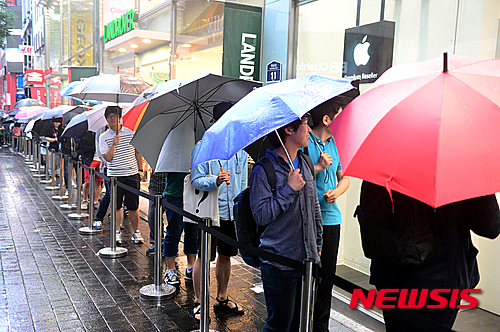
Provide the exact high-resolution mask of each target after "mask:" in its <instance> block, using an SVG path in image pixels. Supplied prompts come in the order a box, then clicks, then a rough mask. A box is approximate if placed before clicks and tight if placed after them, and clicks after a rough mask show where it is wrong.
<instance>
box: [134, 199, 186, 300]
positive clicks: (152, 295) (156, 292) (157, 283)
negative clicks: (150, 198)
mask: <svg viewBox="0 0 500 332" xmlns="http://www.w3.org/2000/svg"><path fill="white" fill-rule="evenodd" d="M154 199H155V246H156V248H155V271H154V278H153V279H154V284H150V285H146V286H144V287H142V288H141V290H140V294H141V298H143V299H145V300H166V299H170V298H172V297H174V296H175V292H176V291H177V289H176V288H175V287H174V286H172V285H168V284H166V283H165V284H162V275H163V260H162V258H161V238H162V235H163V222H162V217H163V216H162V215H163V213H162V208H161V199H162V196H161V195H160V194H157V195H155V198H154Z"/></svg>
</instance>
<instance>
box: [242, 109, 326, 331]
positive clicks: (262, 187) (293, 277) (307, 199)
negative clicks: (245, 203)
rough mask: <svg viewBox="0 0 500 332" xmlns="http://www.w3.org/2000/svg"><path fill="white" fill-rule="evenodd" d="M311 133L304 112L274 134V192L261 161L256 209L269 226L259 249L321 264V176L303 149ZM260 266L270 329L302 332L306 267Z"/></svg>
mask: <svg viewBox="0 0 500 332" xmlns="http://www.w3.org/2000/svg"><path fill="white" fill-rule="evenodd" d="M310 133H311V128H309V125H308V117H307V115H304V116H303V117H302V118H301V119H299V120H296V121H294V122H292V123H290V124H288V125H285V126H283V127H281V128H280V129H278V130H277V133H276V132H272V133H270V134H269V136H268V137H269V140H270V142H271V144H272V146H273V147H274V149H272V150H271V149H269V150H267V154H266V156H265V157H264V158H266V159H267V160H269V161H270V162H271V163H272V165H273V166H274V169H275V172H276V190H275V191H274V192H273V191H272V190H271V186H270V185H269V181H268V178H267V175H266V171H265V169H264V167H263V166H261V165H260V164H258V163H257V165H256V166H255V167H254V169H253V171H252V174H251V176H250V208H251V209H252V213H253V216H254V218H255V221H256V222H257V224H258V225H259V226H261V227H262V229H263V231H262V235H261V237H260V245H259V249H263V250H266V251H269V252H272V253H275V254H278V255H281V256H284V257H288V258H291V259H295V260H298V261H304V260H306V259H310V260H313V261H315V262H316V263H319V261H320V254H321V247H322V233H323V223H322V220H321V210H320V206H319V202H318V195H317V191H316V183H315V180H314V176H315V175H314V174H313V170H312V169H311V166H309V162H310V161H307V159H308V158H309V157H308V156H306V155H305V154H303V153H301V152H300V151H299V150H300V149H302V148H304V147H306V146H307V144H308V141H309V134H310ZM278 135H279V136H278ZM282 144H283V145H282ZM260 269H261V278H262V283H263V286H264V295H265V298H266V307H267V319H266V325H265V327H264V331H298V330H299V323H300V302H301V294H302V271H301V270H295V269H293V268H290V267H287V266H283V265H281V264H279V263H275V262H272V261H268V260H265V259H261V267H260Z"/></svg>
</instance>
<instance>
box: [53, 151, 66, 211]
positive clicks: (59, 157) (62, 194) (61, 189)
mask: <svg viewBox="0 0 500 332" xmlns="http://www.w3.org/2000/svg"><path fill="white" fill-rule="evenodd" d="M56 156H57V160H58V161H59V183H58V187H59V195H54V196H52V199H55V200H58V201H65V200H67V199H68V196H66V195H65V190H64V189H65V188H64V181H63V180H64V158H63V154H62V152H57V153H56Z"/></svg>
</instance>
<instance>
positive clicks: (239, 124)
mask: <svg viewBox="0 0 500 332" xmlns="http://www.w3.org/2000/svg"><path fill="white" fill-rule="evenodd" d="M351 82H352V80H351V79H347V78H338V77H328V76H320V75H313V76H308V77H301V78H296V79H291V80H286V81H283V82H280V83H274V84H270V85H266V86H263V87H261V88H257V89H254V90H253V91H252V92H250V93H249V94H248V95H246V96H245V97H243V98H242V99H241V100H240V101H238V102H237V103H236V104H235V105H234V106H233V107H231V108H230V109H229V110H227V112H226V113H225V114H224V115H223V116H222V117H221V118H220V119H219V120H218V121H217V122H216V123H215V124H214V125H213V126H212V127H210V129H208V130H207V131H206V132H205V134H204V135H203V138H202V140H201V142H200V147H199V149H198V151H197V153H196V155H195V156H194V158H193V162H192V165H191V167H194V166H197V165H199V164H201V163H204V162H207V161H210V160H217V159H219V160H228V159H230V158H231V157H232V156H234V155H235V154H236V152H238V151H240V150H241V149H243V148H245V147H246V146H248V145H250V144H251V143H253V142H255V141H257V140H258V139H259V138H261V137H263V136H265V135H267V134H269V133H270V132H272V131H274V130H276V129H279V128H281V127H283V126H284V125H287V124H289V123H291V122H293V121H295V120H298V119H300V118H301V117H302V116H303V115H304V114H306V113H307V112H309V111H310V110H311V109H313V108H314V107H316V106H318V105H319V104H321V103H323V102H325V101H327V100H329V99H331V98H333V97H336V96H338V95H340V94H343V93H345V92H347V91H349V90H351V89H354V86H353V85H352V83H351Z"/></svg>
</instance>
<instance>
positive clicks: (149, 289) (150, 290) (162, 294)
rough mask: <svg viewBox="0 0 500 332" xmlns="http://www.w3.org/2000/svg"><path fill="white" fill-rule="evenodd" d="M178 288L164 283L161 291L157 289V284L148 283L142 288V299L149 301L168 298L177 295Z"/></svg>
mask: <svg viewBox="0 0 500 332" xmlns="http://www.w3.org/2000/svg"><path fill="white" fill-rule="evenodd" d="M176 291H177V288H175V287H174V286H172V285H168V284H162V285H161V287H160V291H159V292H158V291H157V290H156V286H155V284H150V285H146V286H144V287H142V288H141V290H140V293H141V299H143V300H147V301H161V300H168V299H171V298H173V297H174V296H175V292H176Z"/></svg>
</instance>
